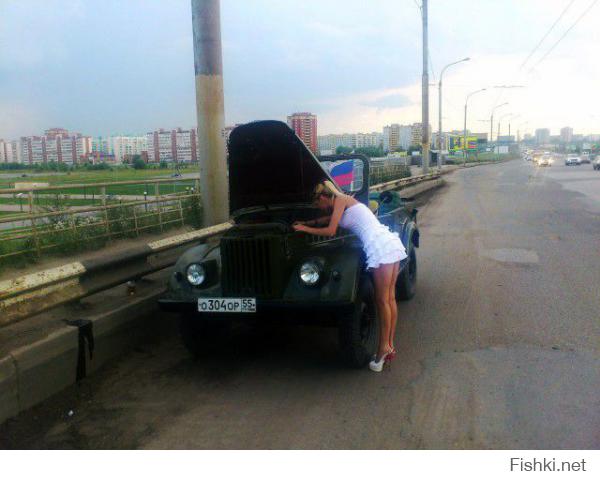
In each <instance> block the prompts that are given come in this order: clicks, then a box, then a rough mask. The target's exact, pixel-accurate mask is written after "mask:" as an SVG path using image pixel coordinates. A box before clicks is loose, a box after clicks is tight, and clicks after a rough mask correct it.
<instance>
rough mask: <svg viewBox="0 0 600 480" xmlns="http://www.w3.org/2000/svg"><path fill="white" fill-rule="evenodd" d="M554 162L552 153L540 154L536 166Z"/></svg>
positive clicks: (546, 165) (547, 165)
mask: <svg viewBox="0 0 600 480" xmlns="http://www.w3.org/2000/svg"><path fill="white" fill-rule="evenodd" d="M552 163H554V160H552V155H542V156H541V157H540V159H539V160H538V162H537V165H538V167H549V166H551V165H552Z"/></svg>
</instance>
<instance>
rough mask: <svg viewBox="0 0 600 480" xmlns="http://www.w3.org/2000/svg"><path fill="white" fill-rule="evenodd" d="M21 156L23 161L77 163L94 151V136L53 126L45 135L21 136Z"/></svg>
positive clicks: (34, 162) (29, 162) (31, 163)
mask: <svg viewBox="0 0 600 480" xmlns="http://www.w3.org/2000/svg"><path fill="white" fill-rule="evenodd" d="M19 150H20V154H19V155H20V157H21V161H22V162H23V163H28V164H30V165H33V164H36V163H48V162H57V163H67V164H76V163H79V161H81V160H82V158H83V157H85V156H87V155H88V154H89V153H91V151H92V138H91V137H89V136H85V135H81V134H80V133H69V132H68V131H67V130H65V129H64V128H51V129H48V130H46V132H45V133H44V135H41V136H36V135H34V136H30V137H21V140H20V148H19Z"/></svg>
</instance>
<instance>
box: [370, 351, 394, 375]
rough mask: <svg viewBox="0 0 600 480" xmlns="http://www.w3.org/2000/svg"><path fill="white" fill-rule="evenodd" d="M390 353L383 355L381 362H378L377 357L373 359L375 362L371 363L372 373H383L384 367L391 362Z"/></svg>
mask: <svg viewBox="0 0 600 480" xmlns="http://www.w3.org/2000/svg"><path fill="white" fill-rule="evenodd" d="M390 353H391V352H387V353H386V354H385V355H382V357H381V358H380V359H379V361H377V357H373V360H371V361H370V362H369V369H370V370H371V371H372V372H377V373H379V372H382V371H383V367H384V365H385V364H386V363H388V362H389V356H390Z"/></svg>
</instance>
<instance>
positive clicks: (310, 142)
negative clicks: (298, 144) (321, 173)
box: [287, 112, 318, 155]
mask: <svg viewBox="0 0 600 480" xmlns="http://www.w3.org/2000/svg"><path fill="white" fill-rule="evenodd" d="M287 123H288V125H289V127H290V128H291V129H292V130H294V131H295V132H296V135H298V137H300V139H301V140H302V141H303V142H304V144H305V145H306V146H307V147H308V148H309V149H310V150H311V151H312V152H313V153H314V154H315V155H316V154H317V153H318V147H317V116H316V115H313V114H312V113H309V112H299V113H293V114H291V115H288V117H287Z"/></svg>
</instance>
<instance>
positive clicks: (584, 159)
mask: <svg viewBox="0 0 600 480" xmlns="http://www.w3.org/2000/svg"><path fill="white" fill-rule="evenodd" d="M581 163H592V161H591V160H590V156H589V155H588V154H587V153H584V154H583V155H581Z"/></svg>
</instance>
